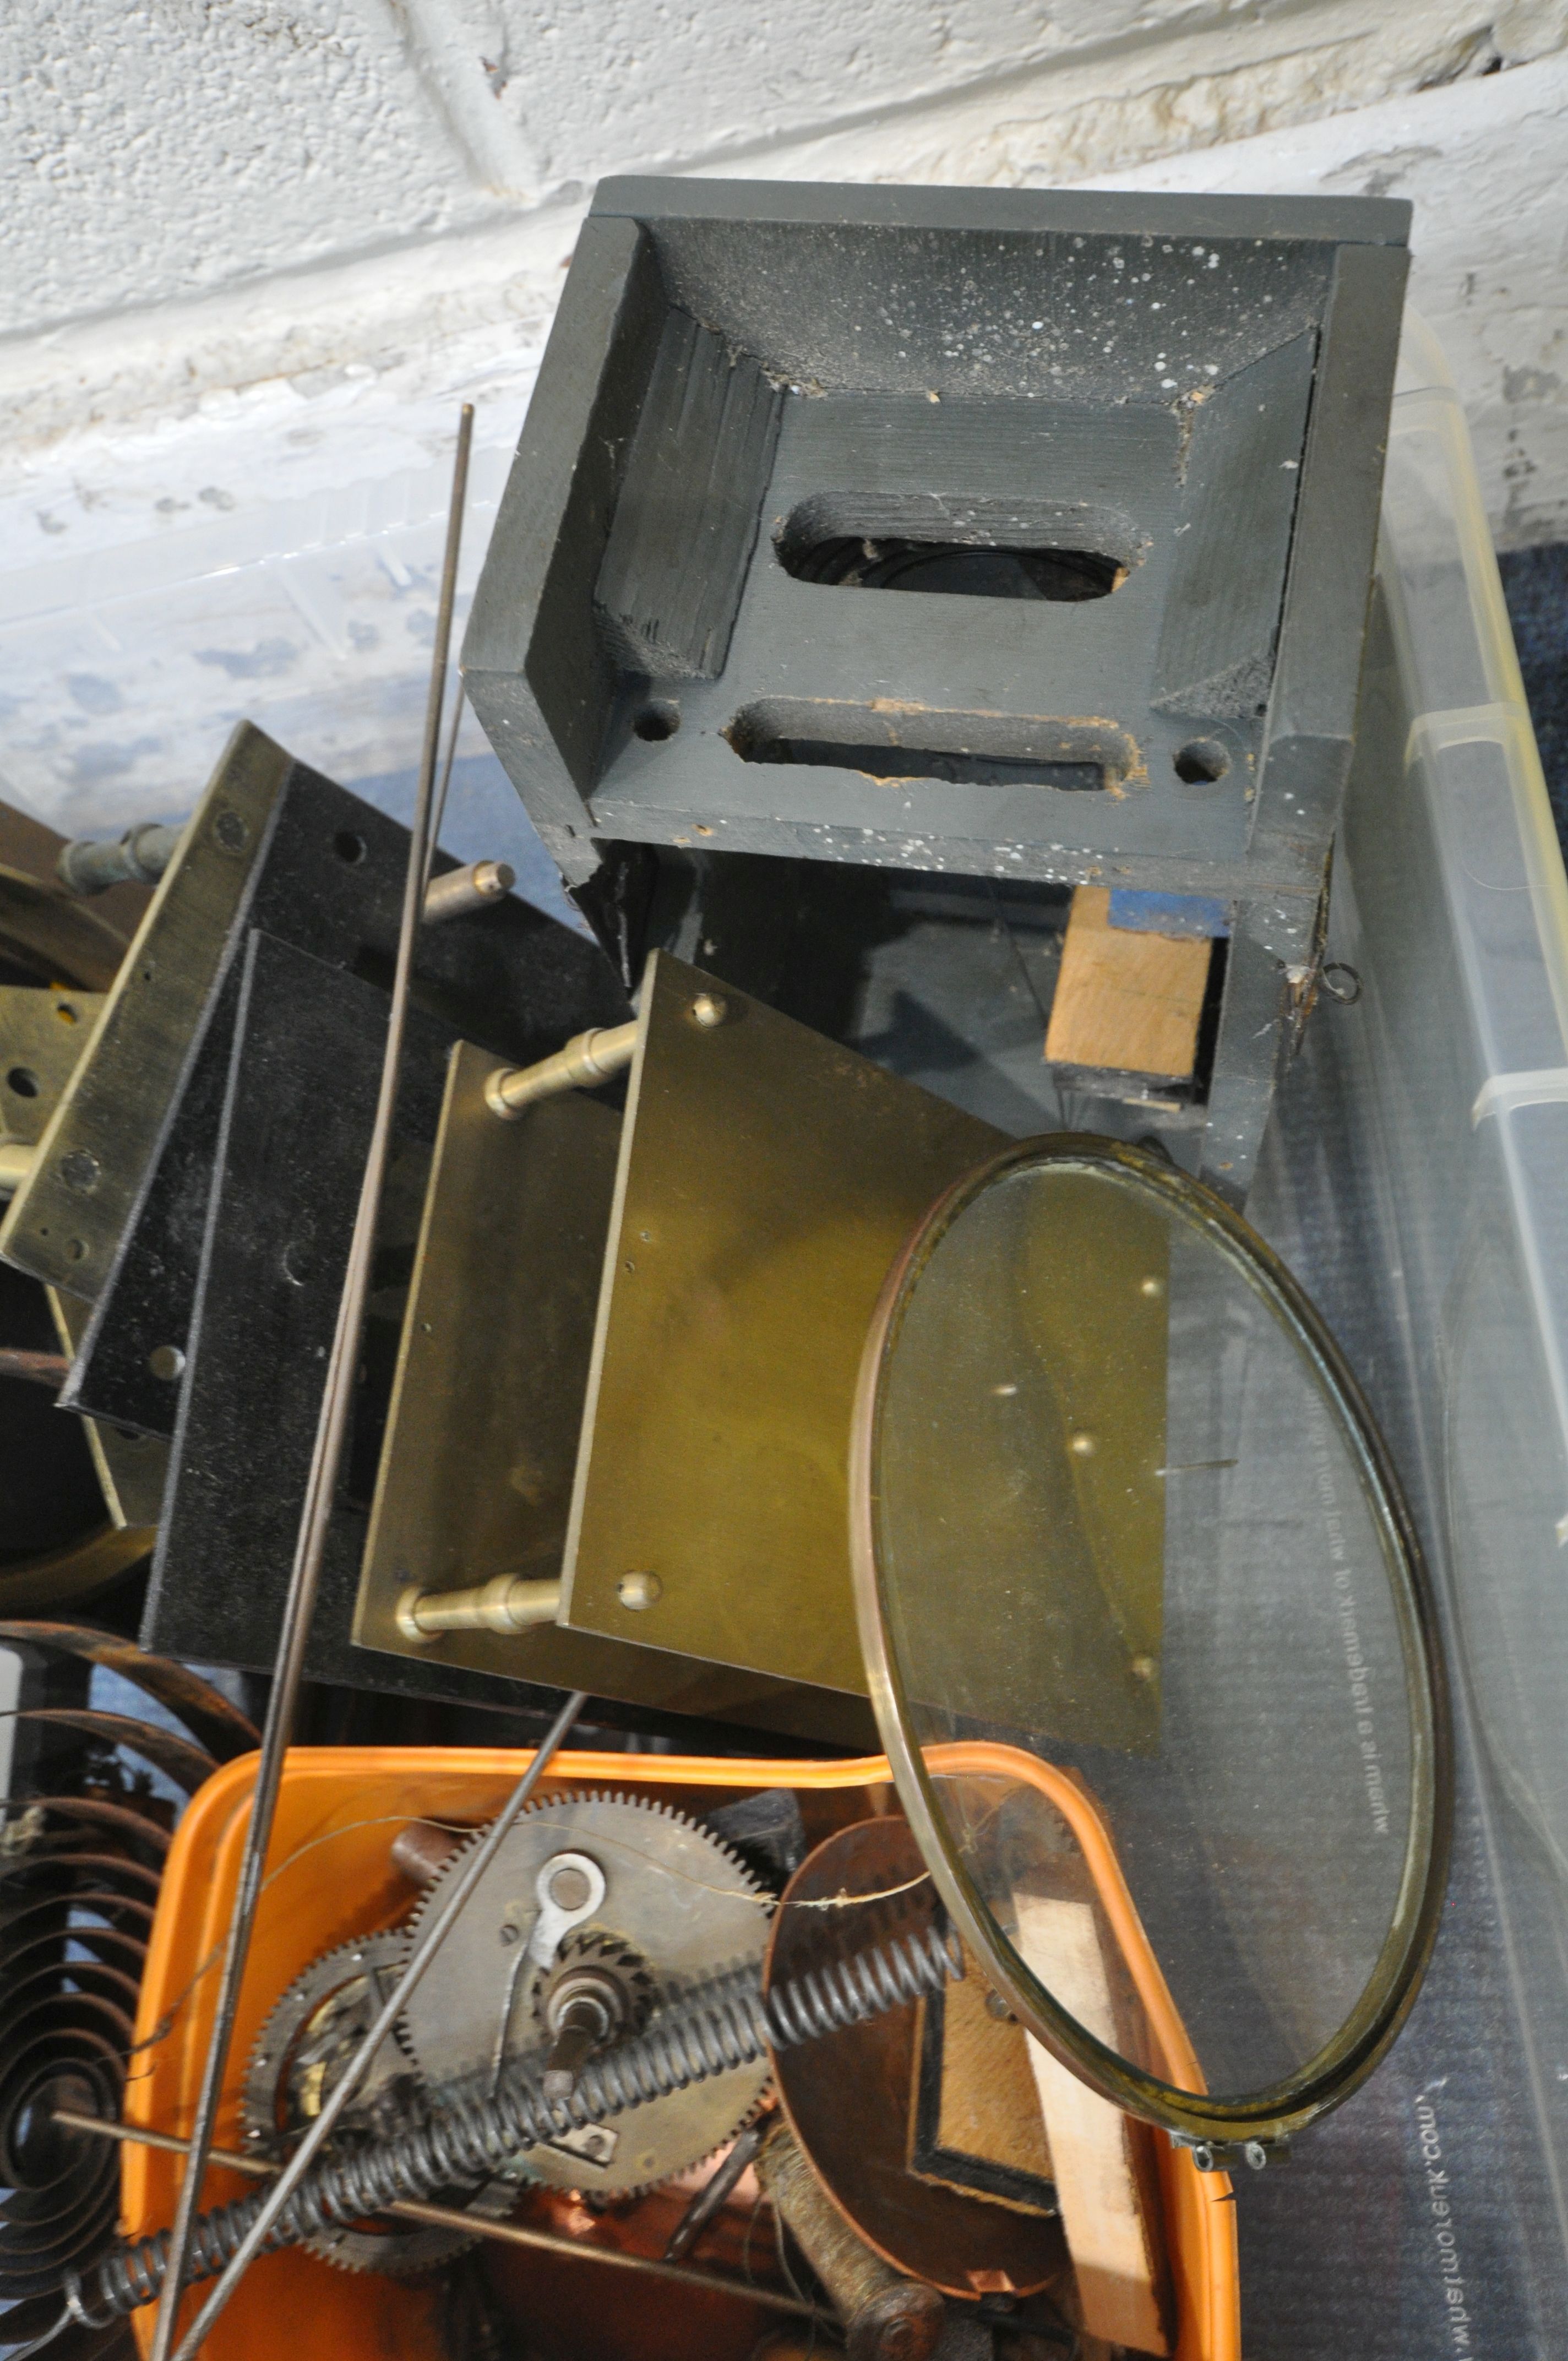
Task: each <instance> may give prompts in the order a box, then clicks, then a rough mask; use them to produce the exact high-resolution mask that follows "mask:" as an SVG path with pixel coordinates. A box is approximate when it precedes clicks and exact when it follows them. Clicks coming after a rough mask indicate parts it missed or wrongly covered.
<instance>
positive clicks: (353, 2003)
mask: <svg viewBox="0 0 1568 2361" xmlns="http://www.w3.org/2000/svg"><path fill="white" fill-rule="evenodd" d="M407 1956H408V1938H407V1936H406V1934H405V1933H404V1932H403V1931H402V1930H401V1929H400V1928H397V1929H394V1930H393V1931H391V1932H390V1933H388V1934H382V1935H367V1936H365V1937H364V1938H362V1939H361V1940H360V1941H358V1942H356V1943H344V1944H342V1945H340V1946H339V1948H338V1949H336V1950H335V1951H327V1952H324V1953H323V1955H322V1957H321V1958H320V1959H318V1960H313V1961H312V1963H311V1965H310V1966H309V1967H308V1968H307V1969H306V1970H305V1971H304V1973H303V1974H302V1975H301V1976H297V1977H296V1978H295V1980H294V1982H292V1983H291V1985H290V1986H289V1989H288V1991H287V1992H286V1993H284V1994H283V1996H282V1998H281V1999H280V2001H279V2002H278V2003H277V2004H276V2005H275V2006H274V2008H273V2010H272V2013H271V2015H269V2017H268V2020H267V2023H266V2024H265V2026H263V2027H262V2029H261V2033H260V2036H259V2037H258V2041H257V2044H256V2047H255V2048H254V2049H253V2050H252V2051H251V2055H250V2063H249V2066H248V2068H247V2071H246V2078H245V2090H244V2094H243V2097H242V2100H241V2116H242V2121H243V2124H244V2127H245V2144H246V2146H247V2147H248V2148H252V2149H254V2150H255V2152H256V2153H257V2154H258V2156H269V2157H283V2156H286V2155H287V2154H288V2152H289V2150H290V2148H291V2147H292V2146H293V2145H294V2142H295V2140H296V2139H297V2137H298V2136H299V2135H300V2134H302V2132H304V2131H305V2130H307V2129H308V2128H309V2126H310V2125H311V2123H312V2122H313V2120H314V2118H315V2116H316V2115H317V2114H319V2113H320V2111H321V2107H322V2104H323V2101H324V2100H325V2099H326V2097H327V2096H328V2094H329V2093H330V2092H331V2090H332V2087H333V2084H334V2082H335V2081H336V2080H337V2076H338V2073H339V2072H340V2071H341V2070H342V2068H343V2066H344V2064H345V2062H346V2060H347V2059H348V2058H349V2057H350V2055H351V2054H352V2052H353V2050H354V2048H356V2045H357V2042H358V2039H359V2037H360V2036H361V2035H362V2034H363V2033H364V2032H365V2031H366V2030H367V2027H368V2026H369V2024H370V2020H371V2017H372V2015H373V2014H374V2012H375V2011H376V2010H377V2009H378V2008H379V2007H381V2005H382V2004H383V2003H384V2002H385V2001H386V1999H387V1996H388V1994H389V1993H390V1991H391V1989H392V1986H393V1984H394V1982H396V1980H397V1976H398V1973H399V1971H400V1969H401V1967H402V1965H403V1962H404V1960H406V1958H407ZM417 2103H418V2093H417V2078H416V2076H415V2073H414V2070H413V2068H412V2067H411V2064H410V2062H409V2059H408V2058H407V2057H406V2056H405V2054H404V2052H403V2051H402V2049H401V2048H400V2047H399V2046H398V2044H397V2043H396V2042H395V2041H392V2040H387V2041H384V2042H383V2043H382V2045H381V2048H380V2049H379V2050H378V2052H377V2055H376V2059H375V2061H374V2063H373V2064H372V2066H371V2068H370V2070H369V2073H368V2074H367V2077H366V2079H365V2082H364V2084H363V2086H362V2088H361V2090H360V2092H359V2094H358V2096H357V2097H356V2099H355V2101H354V2103H353V2104H352V2105H351V2106H350V2107H349V2108H348V2109H347V2110H346V2111H345V2114H344V2117H343V2120H342V2122H341V2123H340V2125H338V2127H337V2129H336V2130H335V2131H334V2135H333V2143H332V2144H333V2146H334V2147H346V2146H349V2145H351V2144H352V2143H353V2142H355V2141H356V2140H360V2141H364V2140H373V2139H378V2138H384V2137H386V2136H388V2135H389V2133H390V2132H391V2131H393V2130H394V2129H400V2128H401V2127H402V2126H403V2125H406V2124H407V2122H408V2120H409V2116H410V2113H411V2110H412V2109H414V2108H416V2107H417ZM531 2178H532V2175H530V2174H528V2173H527V2172H526V2171H525V2170H521V2169H520V2170H519V2171H518V2172H516V2173H509V2174H507V2175H503V2176H500V2177H499V2178H498V2179H496V2180H490V2181H488V2182H487V2183H486V2184H485V2186H484V2188H483V2189H481V2190H479V2191H455V2192H453V2193H452V2194H451V2195H450V2196H449V2197H447V2198H446V2199H444V2202H446V2203H449V2204H453V2205H460V2206H462V2207H463V2208H464V2209H465V2210H466V2211H468V2212H474V2213H486V2214H488V2215H490V2216H492V2217H498V2216H499V2215H501V2214H505V2213H510V2211H511V2209H512V2207H513V2205H514V2204H515V2203H516V2202H517V2192H518V2188H519V2185H520V2183H521V2181H522V2180H525V2179H531ZM306 2243H307V2244H308V2246H310V2249H311V2251H312V2253H313V2254H317V2255H320V2256H321V2257H323V2259H324V2260H325V2261H327V2262H329V2263H334V2264H335V2265H336V2266H337V2268H339V2269H340V2270H349V2271H385V2272H390V2273H392V2274H394V2275H401V2274H403V2273H406V2272H410V2271H424V2270H430V2269H432V2268H433V2267H434V2266H435V2265H436V2264H437V2263H444V2262H446V2261H448V2260H449V2259H450V2257H452V2256H454V2255H460V2254H462V2253H463V2251H464V2250H465V2248H466V2247H467V2246H472V2245H473V2243H474V2242H473V2240H472V2239H471V2238H466V2237H465V2236H464V2235H462V2233H461V2232H460V2231H455V2230H441V2229H436V2228H434V2227H422V2226H416V2225H414V2224H404V2223H394V2222H389V2223H388V2224H387V2225H386V2226H385V2228H376V2229H371V2228H363V2227H361V2228H345V2227H335V2228H333V2229H331V2230H324V2231H323V2232H321V2233H320V2234H319V2235H317V2236H315V2237H313V2238H311V2239H309V2240H307V2242H306Z"/></svg>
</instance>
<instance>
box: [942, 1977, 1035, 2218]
mask: <svg viewBox="0 0 1568 2361" xmlns="http://www.w3.org/2000/svg"><path fill="white" fill-rule="evenodd" d="M987 1990H988V1988H987V1985H986V1982H985V1979H984V1977H983V1975H982V1974H981V1970H980V1966H979V1964H978V1962H977V1961H976V1960H975V1959H974V1958H973V1957H972V1955H971V1954H970V1951H969V1950H968V1949H967V1948H966V1949H965V1952H964V1975H963V1980H962V1982H959V1983H955V1984H952V1985H950V1986H949V1987H948V1990H947V1991H946V1992H945V1993H936V1994H935V1995H934V1996H933V1998H931V1999H930V2000H927V2001H926V2002H924V2003H923V2004H922V2019H921V2026H920V2036H919V2039H918V2042H917V2044H916V2087H915V2103H914V2105H913V2107H912V2109H911V2121H910V2140H909V2169H910V2170H911V2171H912V2172H913V2173H915V2174H916V2175H917V2176H918V2178H919V2179H920V2180H934V2181H938V2182H940V2183H941V2185H942V2186H943V2187H944V2188H948V2189H957V2190H959V2191H962V2192H963V2194H964V2195H965V2196H967V2197H984V2198H989V2199H990V2200H991V2201H992V2202H993V2203H995V2204H998V2205H1011V2206H1012V2207H1013V2208H1014V2211H1016V2212H1017V2213H1047V2214H1048V2213H1055V2212H1056V2211H1057V2193H1056V2189H1055V2186H1054V2185H1053V2182H1052V2180H1051V2152H1050V2147H1049V2145H1048V2143H1047V2139H1046V2127H1045V2123H1044V2121H1043V2119H1042V2117H1041V2114H1040V2103H1039V2099H1038V2097H1037V2095H1036V2090H1035V2081H1034V2076H1033V2074H1032V2072H1031V2070H1030V2066H1029V2046H1028V2037H1027V2035H1026V2034H1025V2031H1024V2028H1023V2026H1021V2025H1019V2024H1018V2023H1017V2022H1016V2021H1015V2020H1014V2018H1012V2017H1010V2016H1009V2017H995V2016H992V2014H991V2012H990V2010H989V2009H988V2008H987V2006H986V1997H987Z"/></svg>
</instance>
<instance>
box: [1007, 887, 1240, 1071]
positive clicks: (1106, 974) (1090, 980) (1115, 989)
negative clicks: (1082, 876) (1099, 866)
mask: <svg viewBox="0 0 1568 2361" xmlns="http://www.w3.org/2000/svg"><path fill="white" fill-rule="evenodd" d="M1212 950H1213V945H1212V943H1210V942H1207V941H1204V940H1201V939H1200V940H1197V941H1193V940H1191V939H1185V940H1180V941H1178V940H1176V939H1173V938H1172V937H1170V936H1168V935H1146V934H1135V933H1133V932H1131V931H1130V930H1128V929H1125V928H1119V927H1113V925H1112V924H1111V895H1110V890H1109V888H1108V887H1106V886H1103V885H1080V887H1079V888H1078V890H1077V892H1076V893H1075V894H1074V895H1073V897H1072V915H1071V917H1070V918H1069V921H1068V929H1067V939H1066V942H1065V943H1064V944H1063V946H1062V959H1061V971H1060V973H1059V975H1058V979H1057V988H1056V995H1055V998H1054V999H1053V1000H1052V1003H1051V1019H1050V1026H1049V1028H1048V1030H1047V1034H1046V1058H1047V1062H1048V1063H1049V1064H1051V1065H1053V1066H1073V1067H1079V1068H1087V1069H1089V1070H1091V1071H1096V1072H1111V1073H1125V1074H1132V1075H1136V1076H1138V1077H1139V1078H1140V1079H1141V1080H1145V1081H1150V1082H1166V1083H1173V1082H1190V1080H1191V1079H1192V1071H1193V1067H1194V1065H1195V1063H1196V1061H1197V1055H1198V1024H1199V1019H1200V1017H1201V1015H1202V1011H1203V994H1204V990H1205V988H1206V986H1207V983H1208V981H1209V961H1210V957H1211V954H1212Z"/></svg>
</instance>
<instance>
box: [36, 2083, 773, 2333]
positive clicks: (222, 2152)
mask: <svg viewBox="0 0 1568 2361" xmlns="http://www.w3.org/2000/svg"><path fill="white" fill-rule="evenodd" d="M53 2115H54V2121H55V2122H56V2123H57V2124H63V2125H64V2126H65V2128H66V2129H67V2130H68V2131H73V2132H86V2133H89V2134H90V2135H91V2136H93V2138H94V2139H111V2140H121V2141H123V2142H124V2143H125V2144H126V2146H127V2147H157V2148H163V2149H165V2150H166V2151H167V2152H168V2154H169V2155H170V2156H188V2155H189V2154H190V2149H191V2143H190V2141H189V2140H182V2139H180V2138H178V2137H177V2136H176V2135H175V2134H174V2133H173V2132H153V2131H147V2130H144V2129H143V2127H142V2125H140V2124H115V2123H110V2122H108V2121H106V2120H105V2118H104V2116H102V2115H83V2114H79V2113H78V2112H77V2110H76V2109H75V2108H74V2107H56V2108H55V2109H54V2110H53ZM207 2161H208V2163H209V2164H219V2165H225V2166H226V2167H227V2169H228V2170H229V2171H231V2172H244V2173H248V2175H249V2176H250V2178H251V2179H252V2180H271V2179H272V2178H273V2176H274V2175H275V2174H276V2172H277V2171H278V2169H279V2168H278V2167H277V2165H275V2164H268V2163H266V2162H264V2161H263V2159H262V2158H260V2157H258V2156H239V2155H237V2154H236V2152H235V2150H234V2149H233V2148H227V2147H214V2148H209V2149H208V2151H207ZM711 2185H712V2184H711V2183H709V2186H710V2187H711ZM704 2193H705V2194H706V2191H705V2192H704ZM382 2211H383V2213H389V2214H391V2215H394V2216H395V2217H396V2218H397V2220H399V2221H400V2222H421V2223H424V2224H427V2225H428V2226H430V2227H431V2228H433V2229H437V2230H461V2231H462V2232H464V2234H465V2235H466V2236H468V2237H470V2238H488V2239H489V2240H490V2241H491V2243H492V2244H493V2245H496V2246H536V2247H540V2248H542V2249H543V2252H544V2253H545V2254H547V2255H567V2256H569V2257H571V2258H572V2260H573V2261H575V2262H585V2261H586V2262H590V2263H608V2264H609V2267H610V2268H611V2269H612V2270H623V2271H643V2272H646V2273H647V2274H648V2276H649V2277H650V2278H652V2279H674V2280H675V2281H676V2282H677V2283H678V2284H679V2285H680V2286H682V2287H690V2288H703V2289H706V2290H707V2292H708V2293H709V2294H711V2293H713V2292H714V2291H715V2290H717V2291H718V2293H719V2294H720V2295H734V2296H739V2297H740V2299H741V2301H743V2302H745V2303H760V2304H765V2305H766V2306H767V2308H768V2309H769V2310H770V2311H771V2312H797V2313H799V2314H801V2315H802V2317H804V2318H806V2319H813V2318H816V2317H817V2314H816V2313H814V2312H813V2310H812V2307H811V2305H810V2304H808V2303H803V2302H802V2301H801V2300H800V2298H799V2297H798V2296H793V2295H780V2294H777V2293H775V2291H774V2290H773V2289H772V2288H762V2287H753V2286H752V2285H751V2282H750V2281H749V2280H747V2279H730V2278H729V2277H728V2275H727V2274H726V2273H724V2272H723V2271H701V2270H696V2269H688V2268H685V2266H684V2265H682V2264H680V2263H671V2262H658V2261H655V2259H654V2258H653V2257H652V2256H651V2255H629V2254H627V2253H626V2252H625V2251H624V2250H623V2249H622V2248H621V2247H620V2246H590V2245H589V2244H588V2243H587V2240H586V2239H582V2238H564V2237H563V2236H562V2235H560V2233H559V2231H556V2230H535V2229H533V2228H532V2227H531V2226H530V2225H528V2224H524V2223H521V2222H492V2221H491V2220H490V2219H489V2217H488V2215H487V2214H484V2213H464V2212H463V2211H462V2209H461V2208H460V2207H459V2206H455V2205H427V2204H425V2203H423V2202H422V2201H420V2200H417V2199H414V2198H399V2199H398V2201H397V2202H395V2203H394V2204H391V2205H387V2206H384V2207H383V2208H382Z"/></svg>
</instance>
